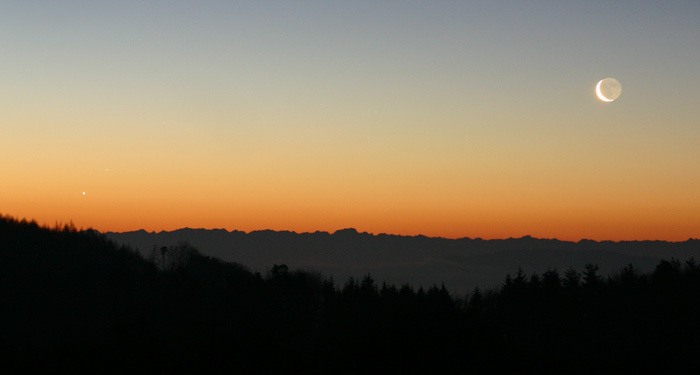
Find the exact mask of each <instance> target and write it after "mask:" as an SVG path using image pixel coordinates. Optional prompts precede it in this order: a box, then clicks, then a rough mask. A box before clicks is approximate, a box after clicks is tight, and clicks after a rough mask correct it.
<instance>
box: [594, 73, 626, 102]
mask: <svg viewBox="0 0 700 375" xmlns="http://www.w3.org/2000/svg"><path fill="white" fill-rule="evenodd" d="M621 93H622V85H621V84H620V81H618V80H616V79H615V78H605V79H601V80H600V81H599V82H598V84H597V85H595V94H596V95H598V99H600V100H602V101H604V102H612V101H613V100H615V99H617V98H619V97H620V94H621Z"/></svg>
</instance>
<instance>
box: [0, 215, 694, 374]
mask: <svg viewBox="0 0 700 375" xmlns="http://www.w3.org/2000/svg"><path fill="white" fill-rule="evenodd" d="M514 271H515V272H512V273H511V274H510V275H508V276H507V277H505V278H504V280H503V281H502V283H501V285H500V286H499V287H498V288H495V289H492V290H488V289H487V290H475V291H473V292H472V293H470V294H469V295H468V296H465V297H464V298H461V297H460V296H455V295H453V294H451V293H450V292H449V291H448V290H447V289H446V288H445V287H444V286H442V285H434V286H431V287H429V288H416V287H412V286H410V285H401V286H395V285H391V284H384V283H377V282H376V281H375V280H374V279H373V278H372V277H371V276H369V275H365V276H363V277H361V278H359V279H358V278H350V279H348V280H339V281H338V283H335V282H333V281H332V280H329V279H325V278H323V277H322V276H321V275H319V274H316V273H311V272H306V271H301V270H294V269H290V268H289V267H287V266H286V265H282V264H276V265H272V266H271V268H269V269H268V270H267V271H266V272H264V273H263V274H260V273H253V272H250V271H248V270H247V269H246V268H245V267H243V266H241V265H238V264H234V263H227V262H223V261H221V260H218V259H214V258H210V257H208V256H205V255H202V254H201V253H200V252H199V251H198V250H197V249H196V248H194V247H192V246H190V245H188V244H186V243H183V244H180V245H174V246H163V247H160V248H158V249H157V251H156V253H155V256H154V257H152V259H150V260H146V259H144V258H143V257H142V256H141V255H140V254H138V253H137V252H135V251H133V250H130V249H129V248H126V247H122V246H118V245H116V244H114V243H113V242H111V241H109V240H107V239H106V238H105V237H104V236H102V235H100V234H99V233H97V232H95V231H92V230H87V231H79V230H76V229H75V228H73V227H71V226H64V227H60V228H53V229H48V228H42V227H40V226H38V225H37V224H36V223H34V222H26V221H18V220H14V219H12V218H7V217H0V353H1V355H0V371H3V373H17V372H19V371H21V372H23V373H44V372H49V371H50V372H62V371H64V370H70V371H71V373H88V372H89V373H105V372H111V373H125V372H127V371H128V372H134V371H136V372H158V373H167V372H174V371H178V372H182V371H188V372H195V371H196V372H203V373H209V372H214V371H216V372H236V371H238V372H252V371H255V372H282V371H286V372H289V371H294V372H296V371H304V372H305V373H324V374H325V373H331V372H332V373H357V372H378V371H391V372H404V371H406V372H408V371H410V372H421V373H428V372H430V373H457V372H458V373H485V372H488V373H502V372H505V373H515V372H519V373H534V372H541V373H554V372H556V373H564V372H565V373H639V372H642V371H645V372H655V373H697V372H698V371H700V365H699V364H698V362H697V361H696V360H695V358H696V356H697V353H699V352H700V341H699V340H698V337H700V266H698V264H697V263H696V262H695V261H694V260H692V259H688V260H685V261H677V260H670V261H665V260H664V261H660V262H659V263H658V264H657V265H656V266H655V267H654V270H653V271H652V272H649V273H644V272H640V271H639V270H637V269H635V268H634V267H633V266H627V267H625V268H623V269H620V270H618V271H617V272H615V273H614V274H613V275H612V276H611V277H602V276H601V275H600V274H599V272H598V268H597V267H596V266H595V265H594V264H588V265H587V266H586V267H584V268H583V269H580V270H576V269H567V270H561V273H560V272H559V271H558V270H556V269H549V270H547V271H545V272H543V273H541V274H528V275H525V274H523V273H522V272H518V271H517V270H514ZM8 370H9V371H8Z"/></svg>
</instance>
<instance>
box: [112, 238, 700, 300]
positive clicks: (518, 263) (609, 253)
mask: <svg viewBox="0 0 700 375" xmlns="http://www.w3.org/2000/svg"><path fill="white" fill-rule="evenodd" d="M106 235H107V236H108V237H109V238H111V239H113V240H115V241H116V242H118V243H122V244H126V245H130V246H133V247H134V248H138V249H139V250H140V251H142V253H143V254H144V255H147V254H148V253H149V252H150V251H151V250H152V249H153V247H157V248H159V247H161V246H170V245H176V244H178V243H180V242H182V241H187V242H189V243H190V244H192V245H193V246H195V247H197V248H198V249H200V251H202V253H204V254H206V255H209V256H214V257H217V258H220V259H223V260H225V261H231V262H238V263H241V264H244V265H246V266H248V267H250V269H251V270H253V271H258V272H264V271H265V270H266V269H267V268H268V267H270V265H271V264H287V265H288V266H290V267H292V268H301V269H306V270H315V271H318V272H321V273H322V274H323V275H325V276H333V277H334V278H335V279H336V280H346V279H347V278H348V277H350V276H354V277H357V276H361V275H365V274H367V273H369V274H371V275H372V276H374V278H375V279H377V280H380V281H387V282H390V283H394V284H402V283H411V284H413V285H422V286H425V287H429V286H430V285H432V284H440V283H445V285H446V286H447V288H448V289H449V290H450V291H455V292H458V293H467V292H469V291H471V290H472V289H473V288H474V287H477V286H479V287H481V288H490V287H495V286H498V285H499V284H500V283H501V282H502V281H503V278H504V277H505V275H506V274H507V273H509V272H513V270H516V269H518V267H521V268H522V269H523V271H524V272H525V273H527V274H530V273H542V272H545V271H546V270H547V269H549V268H557V269H560V270H564V269H567V268H569V267H574V268H576V269H582V268H583V267H584V266H585V265H586V264H587V263H592V264H597V265H598V266H599V268H600V273H601V274H602V275H605V276H607V275H610V274H611V273H613V272H616V271H618V270H619V269H621V268H622V267H625V266H627V265H628V264H632V265H634V266H635V267H636V268H637V269H638V270H640V271H644V272H650V271H652V270H653V269H654V266H655V265H656V264H657V263H658V262H659V260H661V259H671V258H676V259H689V258H691V257H695V258H696V259H700V240H694V239H689V240H687V241H684V242H666V241H623V242H613V241H600V242H598V241H591V240H582V241H578V242H570V241H560V240H556V239H537V238H532V237H529V236H526V237H522V238H508V239H501V240H482V239H479V238H477V239H470V238H461V239H454V240H452V239H444V238H431V237H425V236H396V235H387V234H378V235H373V234H369V233H359V232H357V231H356V230H355V229H343V230H339V231H336V232H335V233H327V232H315V233H295V232H288V231H271V230H264V231H254V232H250V233H245V232H240V231H232V232H229V231H227V230H224V229H213V230H206V229H180V230H176V231H171V232H158V233H155V232H150V233H149V232H146V231H143V230H141V231H135V232H125V233H111V232H109V233H106Z"/></svg>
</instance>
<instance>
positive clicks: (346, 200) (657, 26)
mask: <svg viewBox="0 0 700 375" xmlns="http://www.w3.org/2000/svg"><path fill="white" fill-rule="evenodd" d="M550 3H551V4H550ZM554 5H556V6H554ZM0 25H1V26H0V29H1V30H2V32H0V42H1V43H2V44H1V45H2V46H3V56H4V57H3V61H2V70H0V82H1V84H0V107H1V110H0V124H1V125H0V157H1V158H2V161H3V162H2V163H0V176H2V184H0V213H2V214H9V215H13V216H16V217H26V218H29V219H31V218H35V219H36V220H37V221H39V222H40V223H47V224H53V223H55V222H68V221H73V222H74V223H75V225H76V226H78V227H93V228H95V229H98V230H100V231H126V230H136V229H141V228H143V229H146V230H149V231H152V230H155V231H160V230H173V229H177V228H181V227H203V228H226V229H229V230H233V229H237V230H244V231H250V230H257V229H275V230H293V231H297V232H305V231H316V230H325V231H334V230H336V229H340V228H346V227H354V228H357V229H358V230H359V231H367V232H372V233H382V232H383V233H394V234H405V235H415V234H424V235H428V236H443V237H450V238H455V237H483V238H504V237H520V236H523V235H532V236H534V237H548V238H552V237H556V238H560V239H566V240H578V239H581V238H590V239H597V240H603V239H610V240H623V239H624V240H634V239H637V240H642V239H659V240H685V239H688V238H690V237H693V238H698V237H700V194H698V192H700V173H699V171H698V161H699V160H700V147H698V145H700V106H698V103H700V90H698V89H697V87H700V74H698V73H697V67H698V66H700V38H698V37H697V36H698V35H700V3H699V2H676V3H673V4H670V5H669V4H661V3H659V4H654V3H648V4H647V3H639V2H632V1H623V2H616V3H614V4H611V3H609V2H608V3H600V4H598V3H594V4H593V3H561V2H556V3H555V2H550V1H544V2H537V3H535V4H528V5H526V4H524V3H521V2H516V1H507V2H475V3H474V2H439V3H430V4H429V3H427V2H414V1H385V2H379V3H377V2H349V1H346V2H327V1H299V2H255V1H236V2H220V1H201V2H196V3H192V2H187V1H182V0H176V1H152V2H147V3H142V2H132V1H126V2H90V3H85V2H79V1H71V0H69V1H61V2H46V3H44V2H40V3H38V2H10V3H9V4H7V3H3V4H2V5H0ZM602 77H616V78H618V79H619V80H620V81H621V82H624V83H625V96H624V98H623V99H624V100H617V101H615V102H614V103H602V102H601V101H599V100H598V99H597V98H596V97H595V96H594V95H592V93H591V88H593V87H595V85H596V82H597V81H598V80H600V79H601V78H602ZM598 93H600V90H598Z"/></svg>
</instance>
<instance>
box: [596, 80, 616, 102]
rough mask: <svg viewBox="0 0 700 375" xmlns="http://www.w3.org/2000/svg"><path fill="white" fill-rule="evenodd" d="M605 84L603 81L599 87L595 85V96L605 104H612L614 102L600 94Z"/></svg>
mask: <svg viewBox="0 0 700 375" xmlns="http://www.w3.org/2000/svg"><path fill="white" fill-rule="evenodd" d="M601 83H603V80H602V79H601V80H600V81H599V82H598V84H597V85H595V94H596V95H598V99H600V100H602V101H604V102H611V101H613V100H612V99H608V98H606V97H605V95H603V93H602V92H600V84H601Z"/></svg>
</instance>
